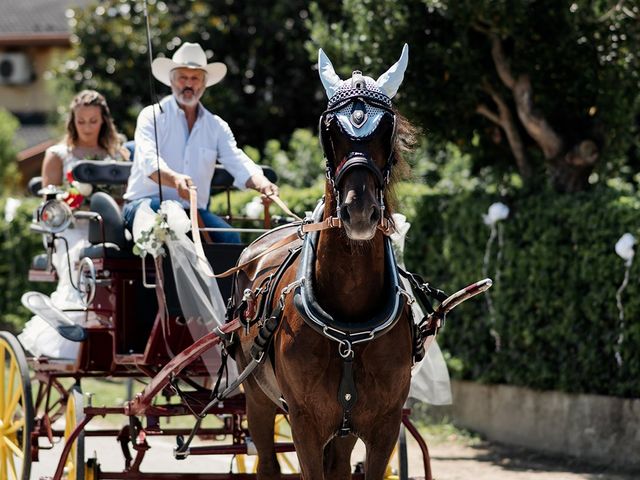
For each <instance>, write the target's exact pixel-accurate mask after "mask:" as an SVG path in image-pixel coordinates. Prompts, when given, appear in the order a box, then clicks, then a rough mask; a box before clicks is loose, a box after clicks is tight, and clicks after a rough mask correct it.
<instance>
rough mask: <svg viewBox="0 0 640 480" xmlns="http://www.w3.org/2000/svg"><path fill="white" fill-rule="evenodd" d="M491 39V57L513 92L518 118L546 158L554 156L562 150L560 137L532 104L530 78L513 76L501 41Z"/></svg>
mask: <svg viewBox="0 0 640 480" xmlns="http://www.w3.org/2000/svg"><path fill="white" fill-rule="evenodd" d="M489 37H490V39H491V57H492V58H493V63H494V64H495V67H496V72H497V73H498V76H499V77H500V80H502V83H504V85H505V86H506V87H507V88H509V89H510V90H511V91H512V92H513V99H514V101H515V102H516V111H517V112H518V118H520V121H521V122H522V125H523V126H524V128H525V130H526V131H527V133H528V134H529V135H530V136H531V138H533V140H534V141H535V142H536V143H537V144H538V145H539V146H540V148H541V149H542V153H543V154H544V156H545V158H546V159H551V158H555V157H556V156H558V155H559V154H560V152H561V150H562V147H563V145H562V138H561V137H560V136H559V135H558V134H557V133H556V132H555V130H554V129H553V128H552V127H551V125H549V123H548V122H547V120H546V119H545V118H544V117H543V116H542V115H540V113H539V112H536V111H535V109H534V105H533V92H532V88H531V80H530V79H529V76H528V75H518V76H517V77H514V75H513V72H512V71H511V66H510V65H509V62H508V60H507V59H506V57H505V54H504V49H503V48H502V42H501V41H500V39H499V38H498V36H497V35H494V34H491V35H489Z"/></svg>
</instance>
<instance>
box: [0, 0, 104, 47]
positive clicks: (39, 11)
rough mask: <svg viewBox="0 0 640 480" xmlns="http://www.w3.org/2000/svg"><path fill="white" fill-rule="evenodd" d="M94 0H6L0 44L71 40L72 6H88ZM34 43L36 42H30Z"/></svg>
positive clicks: (3, 8) (1, 18)
mask: <svg viewBox="0 0 640 480" xmlns="http://www.w3.org/2000/svg"><path fill="white" fill-rule="evenodd" d="M93 2H94V0H15V1H7V2H3V5H2V15H0V44H4V45H10V44H11V45H21V44H24V43H25V42H26V41H27V40H29V39H31V40H32V41H33V40H35V41H37V40H38V39H42V40H43V41H45V42H48V43H49V42H54V43H61V42H63V41H64V42H66V43H68V41H69V40H68V39H69V23H68V18H67V16H66V12H67V10H68V9H69V8H74V7H86V6H87V5H89V4H91V3H93ZM29 43H33V42H29Z"/></svg>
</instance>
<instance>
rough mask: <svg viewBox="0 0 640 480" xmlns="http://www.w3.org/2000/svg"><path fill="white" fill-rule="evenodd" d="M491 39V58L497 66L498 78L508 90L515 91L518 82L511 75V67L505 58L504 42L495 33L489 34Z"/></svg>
mask: <svg viewBox="0 0 640 480" xmlns="http://www.w3.org/2000/svg"><path fill="white" fill-rule="evenodd" d="M489 38H490V39H491V57H492V58H493V63H494V65H495V66H496V71H497V72H498V76H499V77H500V80H502V83H504V84H505V86H506V87H507V88H508V89H510V90H513V87H514V85H515V83H516V81H515V79H514V78H513V74H512V73H511V65H509V62H508V61H507V59H506V58H505V56H504V50H503V48H502V42H501V41H500V39H499V38H498V36H497V35H495V34H493V33H492V34H489Z"/></svg>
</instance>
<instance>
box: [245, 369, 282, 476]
mask: <svg viewBox="0 0 640 480" xmlns="http://www.w3.org/2000/svg"><path fill="white" fill-rule="evenodd" d="M245 391H246V396H245V397H246V407H247V423H248V425H249V432H250V433H251V438H252V440H253V442H254V444H255V446H256V449H257V450H258V470H257V474H258V479H259V480H280V464H279V463H278V459H277V457H276V449H275V445H274V430H275V427H274V424H275V418H276V412H277V407H276V405H275V404H274V403H273V402H272V401H271V400H270V399H269V398H268V397H267V396H266V395H265V394H264V392H263V391H262V389H261V388H260V387H259V386H258V385H257V384H256V382H255V380H254V379H253V378H252V377H250V378H249V379H247V381H245Z"/></svg>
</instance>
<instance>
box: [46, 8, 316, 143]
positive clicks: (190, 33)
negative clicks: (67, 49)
mask: <svg viewBox="0 0 640 480" xmlns="http://www.w3.org/2000/svg"><path fill="white" fill-rule="evenodd" d="M149 4H150V5H149V9H148V11H149V20H150V25H151V36H152V49H153V55H154V57H155V56H159V55H165V56H168V57H170V56H172V55H173V53H174V52H175V50H176V49H177V47H179V46H180V44H181V43H182V42H185V41H189V42H197V43H200V44H201V45H202V46H203V48H204V49H205V50H206V51H207V53H208V56H209V57H210V61H222V62H224V63H226V65H227V67H228V69H229V70H228V73H227V76H226V78H225V79H224V80H223V81H222V82H221V83H220V84H218V85H216V86H214V87H212V88H209V89H207V91H206V93H205V96H204V97H203V103H204V105H205V106H206V107H207V108H209V109H210V110H211V111H213V112H215V113H217V114H219V115H220V116H221V117H223V118H224V119H225V120H226V121H227V122H229V123H230V125H231V127H232V129H233V130H234V133H235V134H236V136H237V137H238V141H239V143H240V144H241V145H244V144H247V143H248V144H251V145H255V146H258V147H260V148H262V146H263V145H264V143H265V142H266V140H268V139H271V138H278V139H280V140H283V141H284V140H286V139H287V138H288V135H289V134H290V133H291V132H292V131H293V130H294V129H296V128H301V127H313V126H315V124H316V123H317V118H318V115H319V113H320V112H321V111H322V102H321V99H322V95H321V93H322V92H321V91H320V84H319V82H317V81H316V78H317V75H316V74H314V73H313V71H312V67H313V62H312V61H311V60H309V57H308V55H307V53H306V51H305V49H304V41H305V40H306V39H307V38H308V30H307V28H306V26H305V22H306V19H307V17H308V11H307V7H306V4H307V2H304V1H303V0H278V1H272V2H269V5H268V6H266V5H265V4H264V2H261V1H260V0H243V1H234V0H226V1H216V2H210V1H203V0H172V1H171V2H161V1H156V0H149ZM70 21H71V26H72V28H73V37H72V40H73V53H72V56H71V58H70V59H69V60H68V61H67V62H66V63H65V64H64V65H63V66H62V67H61V68H60V69H59V70H58V75H59V77H62V78H66V79H69V80H71V82H73V83H74V84H75V89H76V90H77V89H81V88H95V89H97V90H99V91H101V92H103V93H104V94H105V95H106V97H107V100H108V101H109V104H110V107H111V109H112V111H113V114H114V117H115V119H116V122H117V125H118V126H119V127H120V128H121V129H123V130H124V131H125V132H126V134H127V135H128V136H131V135H132V134H133V130H134V128H135V118H136V115H137V113H138V112H139V111H140V109H141V108H142V106H143V105H146V104H148V103H150V102H151V95H150V87H149V81H148V78H149V75H150V73H149V70H148V68H149V67H148V62H149V59H148V50H147V40H146V34H145V19H144V15H143V2H142V1H141V0H137V1H132V0H107V1H102V2H100V3H99V4H98V5H95V6H93V7H90V8H88V9H86V10H76V11H75V13H74V14H73V16H72V18H71V19H70ZM154 85H155V88H157V89H158V92H159V93H160V94H162V95H164V94H168V93H169V89H168V88H167V87H164V86H162V85H160V84H159V83H158V82H155V83H154Z"/></svg>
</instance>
